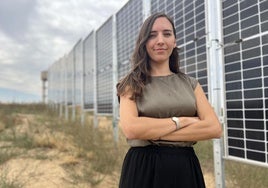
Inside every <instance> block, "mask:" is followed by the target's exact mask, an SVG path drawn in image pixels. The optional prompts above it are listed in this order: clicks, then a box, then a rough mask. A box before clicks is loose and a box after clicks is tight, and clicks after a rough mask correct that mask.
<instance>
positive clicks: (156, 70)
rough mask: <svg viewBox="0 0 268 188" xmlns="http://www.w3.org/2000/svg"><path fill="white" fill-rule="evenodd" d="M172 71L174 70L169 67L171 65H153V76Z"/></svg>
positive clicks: (163, 74) (165, 74) (164, 74)
mask: <svg viewBox="0 0 268 188" xmlns="http://www.w3.org/2000/svg"><path fill="white" fill-rule="evenodd" d="M172 73H173V72H171V70H170V69H169V65H168V66H166V65H156V64H154V65H153V66H152V65H151V76H167V75H170V74H172Z"/></svg>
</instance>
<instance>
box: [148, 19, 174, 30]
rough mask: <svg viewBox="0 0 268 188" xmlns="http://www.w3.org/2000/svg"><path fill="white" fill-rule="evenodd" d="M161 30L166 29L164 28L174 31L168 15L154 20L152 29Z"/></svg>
mask: <svg viewBox="0 0 268 188" xmlns="http://www.w3.org/2000/svg"><path fill="white" fill-rule="evenodd" d="M159 30H160V31H164V30H167V31H168V30H170V31H173V27H172V24H171V23H170V21H169V20H168V19H167V18H166V17H160V18H157V19H156V20H155V21H154V24H153V26H152V29H151V31H159Z"/></svg>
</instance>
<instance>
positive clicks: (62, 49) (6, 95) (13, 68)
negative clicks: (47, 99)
mask: <svg viewBox="0 0 268 188" xmlns="http://www.w3.org/2000/svg"><path fill="white" fill-rule="evenodd" d="M127 1H128V0H109V1H108V0H53V1H51V0H1V1H0V44H1V47H0V67H1V68H0V101H1V102H36V101H41V100H42V97H41V91H42V90H41V88H42V82H41V79H40V73H41V71H43V70H47V69H48V68H49V66H50V65H51V64H53V63H54V62H55V61H57V60H58V59H59V58H61V57H63V56H64V54H67V53H68V52H69V51H70V50H71V48H72V47H73V46H74V44H75V43H76V42H77V41H78V40H79V39H80V38H84V37H86V36H87V34H88V33H90V31H92V30H93V29H97V28H98V27H99V26H101V24H102V23H104V22H105V21H106V20H107V19H108V18H109V17H110V16H111V15H112V14H114V13H116V12H117V11H118V10H119V9H120V8H121V7H123V6H124V4H126V2H127Z"/></svg>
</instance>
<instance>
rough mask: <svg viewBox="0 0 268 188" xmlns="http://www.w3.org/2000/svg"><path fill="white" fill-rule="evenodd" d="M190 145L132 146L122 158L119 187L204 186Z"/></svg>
mask: <svg viewBox="0 0 268 188" xmlns="http://www.w3.org/2000/svg"><path fill="white" fill-rule="evenodd" d="M204 187H205V182H204V178H203V174H202V171H201V168H200V164H199V161H198V158H197V156H196V155H195V152H194V150H193V148H192V147H170V146H155V145H150V146H146V147H131V148H130V149H129V151H128V152H127V154H126V157H125V160H124V162H123V167H122V173H121V178H120V183H119V188H204Z"/></svg>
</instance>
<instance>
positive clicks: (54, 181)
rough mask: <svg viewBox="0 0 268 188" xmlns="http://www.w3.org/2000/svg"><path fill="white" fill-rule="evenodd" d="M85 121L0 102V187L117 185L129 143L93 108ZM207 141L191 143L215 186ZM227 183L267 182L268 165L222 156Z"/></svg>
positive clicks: (233, 186)
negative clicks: (95, 116) (116, 135)
mask: <svg viewBox="0 0 268 188" xmlns="http://www.w3.org/2000/svg"><path fill="white" fill-rule="evenodd" d="M85 119H86V123H85V125H81V124H80V121H76V122H70V121H68V122H67V121H65V120H63V119H61V118H59V117H58V114H57V113H55V111H52V110H51V109H49V108H47V107H46V106H45V105H42V104H9V105H4V104H0V187H1V188H15V187H26V188H27V187H38V188H39V187H41V188H42V187H50V188H53V187H59V186H61V187H65V188H69V187H70V188H73V187H78V188H80V187H81V188H84V187H92V188H93V187H95V188H104V187H105V188H117V187H118V180H119V176H120V170H121V164H122V161H123V158H124V155H125V153H126V151H127V149H128V146H127V144H126V142H125V139H124V137H123V135H122V133H121V132H120V131H119V142H118V143H115V142H114V139H113V134H112V120H111V118H109V117H102V118H99V127H98V128H97V129H95V128H94V127H93V126H92V119H93V118H92V114H90V113H88V114H87V116H86V118H85ZM212 148H213V146H212V142H211V141H204V142H199V143H198V144H196V145H195V149H196V153H197V155H198V156H199V159H200V162H201V166H202V169H203V171H204V174H205V179H206V184H207V187H208V188H209V187H215V184H214V179H213V174H214V167H213V154H212ZM225 170H226V187H228V188H244V187H249V188H251V187H258V188H264V187H268V180H267V178H266V174H267V172H268V169H267V168H261V167H256V166H252V165H246V164H241V163H237V162H232V161H225Z"/></svg>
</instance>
